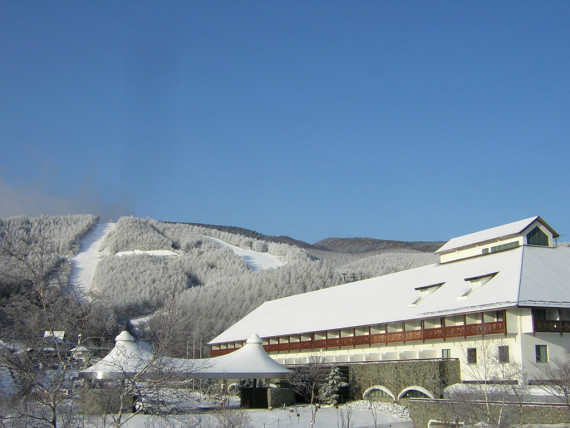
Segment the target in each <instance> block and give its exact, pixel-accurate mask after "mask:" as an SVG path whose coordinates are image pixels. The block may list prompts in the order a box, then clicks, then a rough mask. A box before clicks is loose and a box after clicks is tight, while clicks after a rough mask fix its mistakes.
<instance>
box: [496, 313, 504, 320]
mask: <svg viewBox="0 0 570 428" xmlns="http://www.w3.org/2000/svg"><path fill="white" fill-rule="evenodd" d="M497 321H503V311H497Z"/></svg>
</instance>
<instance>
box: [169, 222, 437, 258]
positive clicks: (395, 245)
mask: <svg viewBox="0 0 570 428" xmlns="http://www.w3.org/2000/svg"><path fill="white" fill-rule="evenodd" d="M159 221H161V222H163V223H170V224H188V225H192V226H200V227H206V228H211V229H217V230H221V231H223V232H228V233H235V234H238V235H243V236H246V237H249V238H253V239H258V240H262V241H267V242H277V243H282V244H288V245H294V246H297V247H300V248H303V249H310V250H321V251H335V252H340V253H348V254H358V253H370V252H383V251H387V250H414V251H419V252H431V253H433V252H434V251H436V250H437V249H438V248H439V247H441V246H442V245H443V244H444V243H445V241H400V240H391V239H378V238H366V237H354V238H325V239H321V240H320V241H318V242H315V243H314V244H310V243H308V242H305V241H302V240H300V239H295V238H292V237H290V236H287V235H278V236H275V235H264V234H263V233H259V232H256V231H254V230H251V229H247V228H243V227H239V226H224V225H214V224H206V223H194V222H174V221H164V220H159Z"/></svg>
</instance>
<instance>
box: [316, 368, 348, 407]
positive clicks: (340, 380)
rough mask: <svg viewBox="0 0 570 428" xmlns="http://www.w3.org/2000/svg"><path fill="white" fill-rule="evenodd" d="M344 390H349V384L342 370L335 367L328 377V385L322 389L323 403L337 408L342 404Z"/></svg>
mask: <svg viewBox="0 0 570 428" xmlns="http://www.w3.org/2000/svg"><path fill="white" fill-rule="evenodd" d="M344 388H348V382H346V380H345V378H344V376H343V375H342V373H341V371H340V368H339V367H338V366H333V367H332V368H331V371H330V372H329V374H328V376H327V383H326V384H325V385H323V387H322V388H321V402H323V403H327V404H332V405H333V406H336V405H337V404H339V403H340V400H341V392H342V390H343V389H344Z"/></svg>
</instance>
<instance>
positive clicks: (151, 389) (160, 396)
mask: <svg viewBox="0 0 570 428" xmlns="http://www.w3.org/2000/svg"><path fill="white" fill-rule="evenodd" d="M181 311H182V308H181V306H180V305H179V304H178V302H177V301H176V299H175V298H173V297H171V298H168V299H167V300H166V302H165V305H164V307H163V308H162V309H161V310H160V311H158V312H157V313H156V314H155V315H154V316H153V317H152V319H151V320H150V321H149V322H148V326H147V327H148V331H147V332H146V338H147V339H148V340H149V342H150V343H149V344H148V346H146V347H145V344H141V343H139V345H134V344H132V345H131V346H130V347H128V348H120V347H118V346H116V347H115V349H114V350H113V351H112V352H114V354H113V358H112V359H107V360H106V366H105V370H106V372H107V374H108V375H109V379H108V380H106V381H103V382H97V381H96V382H92V385H91V387H90V388H89V387H86V388H85V389H84V390H83V393H84V394H85V396H84V400H85V399H87V400H90V399H92V398H95V397H98V399H99V400H101V399H102V401H99V405H98V410H99V411H102V414H101V417H102V423H103V425H108V424H110V425H111V426H113V427H120V426H123V425H124V424H125V423H127V422H128V421H129V420H130V419H132V418H133V417H134V416H135V415H137V414H139V413H152V414H155V415H157V416H166V415H168V414H170V413H173V412H176V411H177V405H178V404H180V402H181V401H182V398H181V396H182V395H184V391H183V390H180V389H177V388H176V386H177V385H178V384H179V383H180V381H181V379H186V378H188V377H192V373H194V372H196V371H198V370H200V369H202V368H204V367H205V365H204V363H196V362H190V361H183V360H178V359H175V358H171V357H170V356H168V353H169V352H168V351H169V349H171V348H172V346H173V345H176V343H177V342H178V341H179V340H180V338H181V337H183V338H184V337H187V335H188V334H190V332H191V328H192V323H191V321H188V320H187V318H185V317H183V316H182V313H181ZM93 386H95V388H93Z"/></svg>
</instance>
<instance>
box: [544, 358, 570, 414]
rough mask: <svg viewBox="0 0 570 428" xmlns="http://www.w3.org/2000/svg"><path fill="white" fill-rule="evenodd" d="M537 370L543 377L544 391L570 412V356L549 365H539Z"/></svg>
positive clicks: (555, 360) (553, 361)
mask: <svg viewBox="0 0 570 428" xmlns="http://www.w3.org/2000/svg"><path fill="white" fill-rule="evenodd" d="M536 368H537V369H538V371H539V372H540V373H541V374H542V377H543V379H542V380H543V382H542V385H541V387H542V389H543V390H544V391H546V392H547V393H548V394H549V395H551V396H552V397H555V398H556V399H557V400H559V401H560V402H562V403H563V404H564V405H565V406H566V407H568V410H570V355H568V354H566V356H565V357H564V358H561V359H554V360H552V361H550V362H549V363H548V364H543V363H537V364H536Z"/></svg>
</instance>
